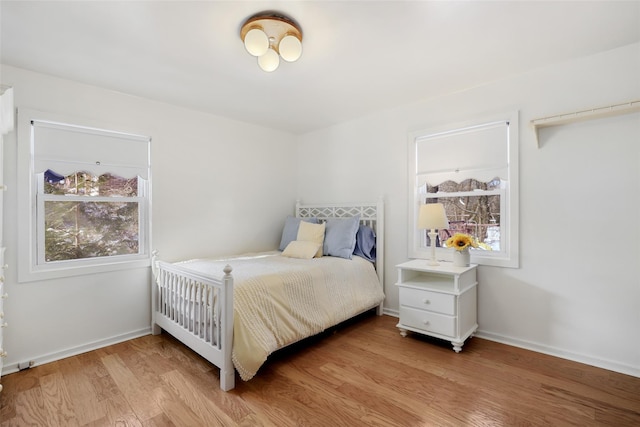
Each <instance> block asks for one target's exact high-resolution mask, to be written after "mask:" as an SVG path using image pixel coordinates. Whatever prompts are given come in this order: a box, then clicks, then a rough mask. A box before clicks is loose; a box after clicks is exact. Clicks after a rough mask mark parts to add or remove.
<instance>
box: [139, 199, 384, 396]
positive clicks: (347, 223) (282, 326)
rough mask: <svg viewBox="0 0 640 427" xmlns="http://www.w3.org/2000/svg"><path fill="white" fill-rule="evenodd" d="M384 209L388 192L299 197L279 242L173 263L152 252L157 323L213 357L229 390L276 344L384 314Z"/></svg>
mask: <svg viewBox="0 0 640 427" xmlns="http://www.w3.org/2000/svg"><path fill="white" fill-rule="evenodd" d="M383 209H384V205H383V202H382V200H380V201H378V202H375V203H357V204H356V203H353V204H350V203H346V204H322V205H319V204H318V205H313V204H302V203H300V202H298V203H297V204H296V215H295V217H287V218H286V220H285V226H284V229H283V232H282V240H281V242H280V248H279V250H274V251H269V252H261V253H253V254H243V255H238V256H232V257H224V258H217V259H192V260H187V261H182V262H177V263H168V262H164V261H161V260H159V259H158V254H157V252H154V255H153V262H152V267H153V275H154V284H153V286H152V332H153V333H154V334H159V333H161V332H162V330H165V331H166V332H168V333H169V334H171V335H173V336H174V337H175V338H177V339H178V340H179V341H181V342H182V343H184V344H185V345H186V346H187V347H189V348H191V349H192V350H194V351H195V352H196V353H198V354H200V355H201V356H202V357H204V358H205V359H207V360H208V361H209V362H211V363H213V364H214V365H216V366H217V367H218V368H219V369H220V388H221V389H223V390H225V391H228V390H231V389H233V388H234V387H235V377H236V376H235V372H236V371H237V372H238V374H239V376H240V378H241V379H242V380H245V381H248V380H249V379H251V378H252V377H253V376H254V375H255V374H256V373H257V371H258V370H259V368H260V366H261V365H262V364H263V363H264V361H265V360H266V359H267V357H268V356H269V354H271V353H273V352H274V351H276V350H279V349H281V348H284V347H286V346H288V345H290V344H292V343H294V342H297V341H300V340H302V339H304V338H307V337H310V336H313V335H316V334H318V333H320V332H322V331H324V330H326V329H327V328H329V327H332V326H335V325H337V324H339V323H342V322H343V321H345V320H348V319H350V318H352V317H355V316H357V315H359V314H362V313H364V312H366V311H369V310H373V309H375V310H376V312H377V314H378V315H380V314H382V302H383V300H384V293H383V277H384V271H383V266H384V242H383V239H384V229H383V227H384V218H383V214H384V210H383ZM320 232H322V239H323V240H322V243H318V241H317V238H318V237H320ZM353 240H355V243H354V242H353Z"/></svg>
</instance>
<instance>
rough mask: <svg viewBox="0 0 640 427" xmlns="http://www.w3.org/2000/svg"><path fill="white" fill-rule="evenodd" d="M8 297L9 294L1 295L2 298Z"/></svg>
mask: <svg viewBox="0 0 640 427" xmlns="http://www.w3.org/2000/svg"><path fill="white" fill-rule="evenodd" d="M7 298H9V294H2V295H0V299H7Z"/></svg>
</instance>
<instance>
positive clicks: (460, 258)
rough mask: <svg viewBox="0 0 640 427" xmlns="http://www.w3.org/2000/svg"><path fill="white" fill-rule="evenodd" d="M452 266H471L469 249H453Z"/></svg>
mask: <svg viewBox="0 0 640 427" xmlns="http://www.w3.org/2000/svg"><path fill="white" fill-rule="evenodd" d="M453 265H454V266H455V267H469V266H470V265H471V254H470V253H469V248H466V249H463V250H461V251H458V250H455V249H454V251H453Z"/></svg>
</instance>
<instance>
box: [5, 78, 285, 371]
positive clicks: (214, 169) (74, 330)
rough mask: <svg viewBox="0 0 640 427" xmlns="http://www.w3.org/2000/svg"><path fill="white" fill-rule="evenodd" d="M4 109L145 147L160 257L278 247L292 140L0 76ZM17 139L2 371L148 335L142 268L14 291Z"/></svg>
mask: <svg viewBox="0 0 640 427" xmlns="http://www.w3.org/2000/svg"><path fill="white" fill-rule="evenodd" d="M0 71H1V74H0V75H1V77H2V83H3V84H10V85H12V86H13V87H14V92H15V104H16V106H17V107H18V109H20V107H25V108H30V109H34V110H40V111H45V112H50V113H56V114H64V115H67V116H70V117H77V118H79V119H80V120H85V119H86V120H88V121H91V122H99V123H103V124H104V127H106V128H107V129H113V130H119V131H125V132H133V133H138V134H143V135H150V136H151V137H152V142H151V145H152V148H151V150H152V154H151V156H152V170H153V183H152V185H153V189H152V204H153V209H152V211H153V230H152V246H153V248H156V249H158V250H159V251H160V255H161V257H162V258H164V259H167V260H176V259H179V258H185V257H186V258H188V257H196V256H205V255H219V254H227V253H238V252H245V251H251V250H267V249H274V248H276V247H277V244H278V243H279V239H280V231H281V227H282V224H283V220H284V217H285V216H286V215H287V214H292V213H294V208H295V200H296V197H295V196H296V195H295V191H296V188H295V175H296V167H295V161H296V157H295V156H296V154H295V147H296V145H295V142H296V141H295V140H294V137H293V136H291V135H290V134H287V133H282V132H277V131H274V130H270V129H265V128H262V127H257V126H253V125H248V124H244V123H240V122H235V121H230V120H227V119H223V118H220V117H215V116H211V115H207V114H203V113H199V112H194V111H190V110H187V109H183V108H179V107H176V106H171V105H167V104H162V103H158V102H154V101H150V100H145V99H141V98H136V97H133V96H129V95H125V94H121V93H116V92H112V91H108V90H105V89H101V88H97V87H92V86H87V85H82V84H78V83H74V82H71V81H66V80H62V79H58V78H54V77H51V76H45V75H42V74H38V73H33V72H30V71H27V70H22V69H18V68H13V67H9V66H2V68H1V69H0ZM16 143H17V141H16V133H15V132H13V133H11V134H9V135H8V136H6V137H5V157H4V168H5V170H4V176H5V183H6V185H7V186H8V191H7V192H6V194H5V206H4V212H5V225H4V230H5V234H4V238H5V246H6V247H7V252H6V261H7V263H8V265H9V269H8V271H7V277H6V285H7V286H6V289H7V292H8V293H9V299H7V300H6V301H5V315H6V316H5V317H6V321H7V322H8V323H9V327H8V328H6V329H5V336H4V347H5V349H6V350H7V352H8V353H9V355H8V357H7V359H6V361H5V362H6V363H5V370H4V371H3V372H4V373H7V372H10V371H11V370H13V369H15V367H16V365H17V364H18V363H20V362H26V361H30V360H33V361H35V362H36V363H41V362H45V361H48V360H52V359H56V358H59V357H61V356H65V355H67V354H71V353H74V352H77V351H81V350H86V349H90V348H95V347H99V346H102V345H105V344H108V343H110V342H116V341H120V340H124V339H127V338H130V337H132V336H137V335H142V334H146V333H148V332H149V330H150V329H149V327H150V319H151V309H150V287H149V286H150V273H149V269H137V270H126V271H121V272H111V273H106V274H95V275H87V276H79V277H72V278H68V279H61V280H49V281H41V282H31V283H17V272H16V268H17V267H16V252H17V239H18V235H17V231H16V228H17V221H18V218H17V207H16V206H17V194H16V191H15V189H16Z"/></svg>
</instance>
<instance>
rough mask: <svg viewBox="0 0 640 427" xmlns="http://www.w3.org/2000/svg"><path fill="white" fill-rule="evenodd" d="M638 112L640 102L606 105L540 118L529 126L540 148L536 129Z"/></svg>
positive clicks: (532, 121)
mask: <svg viewBox="0 0 640 427" xmlns="http://www.w3.org/2000/svg"><path fill="white" fill-rule="evenodd" d="M635 111H640V100H636V101H629V102H624V103H621V104H615V105H608V106H606V107H598V108H591V109H589V110H583V111H576V112H573V113H565V114H558V115H556V116H549V117H541V118H539V119H535V120H531V126H532V127H533V130H534V132H535V134H536V144H537V146H538V148H540V140H539V137H538V129H540V128H546V127H549V126H557V125H565V124H568V123H575V122H579V121H583V120H591V119H597V118H601V117H608V116H615V115H618V114H627V113H632V112H635Z"/></svg>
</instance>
